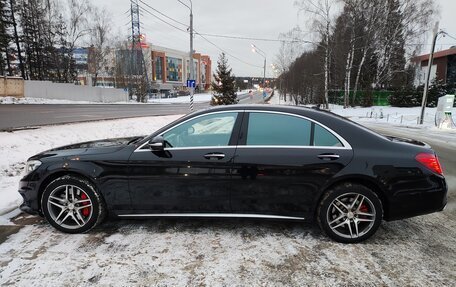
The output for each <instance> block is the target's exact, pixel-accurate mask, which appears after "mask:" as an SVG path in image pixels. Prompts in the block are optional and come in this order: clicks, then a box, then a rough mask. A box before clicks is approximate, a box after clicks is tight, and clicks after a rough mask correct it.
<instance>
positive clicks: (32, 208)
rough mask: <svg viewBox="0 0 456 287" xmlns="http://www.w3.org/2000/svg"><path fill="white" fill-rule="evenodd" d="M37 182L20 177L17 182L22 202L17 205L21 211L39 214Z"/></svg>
mask: <svg viewBox="0 0 456 287" xmlns="http://www.w3.org/2000/svg"><path fill="white" fill-rule="evenodd" d="M38 188H39V185H38V182H36V181H27V180H24V179H22V180H21V181H20V182H19V190H18V191H19V194H20V195H21V196H22V199H23V200H24V202H23V203H22V204H21V206H20V207H19V208H20V209H21V210H22V211H24V212H26V213H28V214H32V215H41V210H40V203H39V199H38Z"/></svg>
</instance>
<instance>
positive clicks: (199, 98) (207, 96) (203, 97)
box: [149, 93, 212, 104]
mask: <svg viewBox="0 0 456 287" xmlns="http://www.w3.org/2000/svg"><path fill="white" fill-rule="evenodd" d="M211 98H212V94H211V93H203V94H194V95H193V102H195V103H204V102H209V101H210V100H211ZM149 103H157V104H175V103H190V96H182V97H177V98H162V99H156V98H155V99H154V98H152V99H149Z"/></svg>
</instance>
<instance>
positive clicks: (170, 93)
mask: <svg viewBox="0 0 456 287" xmlns="http://www.w3.org/2000/svg"><path fill="white" fill-rule="evenodd" d="M161 92H162V93H163V94H164V97H165V98H176V97H177V93H176V92H175V91H173V90H162V91H161Z"/></svg>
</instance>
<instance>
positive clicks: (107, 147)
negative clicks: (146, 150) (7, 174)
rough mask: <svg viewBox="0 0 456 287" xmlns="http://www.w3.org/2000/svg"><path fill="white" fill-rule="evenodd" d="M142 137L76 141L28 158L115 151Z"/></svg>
mask: <svg viewBox="0 0 456 287" xmlns="http://www.w3.org/2000/svg"><path fill="white" fill-rule="evenodd" d="M142 138H144V137H143V136H141V137H139V136H135V137H126V138H114V139H103V140H96V141H88V142H82V143H76V144H71V145H66V146H61V147H57V148H53V149H50V150H47V151H44V152H42V153H39V154H37V155H34V156H32V157H31V158H30V159H31V160H35V159H43V158H47V157H55V156H58V157H69V156H76V155H83V154H84V155H88V154H105V153H111V152H115V151H117V150H119V149H121V148H123V147H125V146H127V145H129V144H131V143H134V142H136V141H137V140H140V139H142Z"/></svg>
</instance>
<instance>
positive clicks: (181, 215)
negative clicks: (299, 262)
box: [117, 213, 305, 220]
mask: <svg viewBox="0 0 456 287" xmlns="http://www.w3.org/2000/svg"><path fill="white" fill-rule="evenodd" d="M117 216H119V217H225V218H264V219H287V220H290V219H291V220H304V219H305V218H304V217H293V216H280V215H266V214H242V213H152V214H151V213H144V214H119V215H117Z"/></svg>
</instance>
